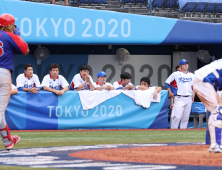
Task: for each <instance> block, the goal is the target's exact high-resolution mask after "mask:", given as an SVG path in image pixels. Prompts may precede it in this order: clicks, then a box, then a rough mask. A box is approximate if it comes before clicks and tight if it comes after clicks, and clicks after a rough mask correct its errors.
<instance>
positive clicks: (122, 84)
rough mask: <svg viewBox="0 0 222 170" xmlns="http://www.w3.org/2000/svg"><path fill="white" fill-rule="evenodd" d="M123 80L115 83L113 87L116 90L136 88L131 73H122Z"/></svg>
mask: <svg viewBox="0 0 222 170" xmlns="http://www.w3.org/2000/svg"><path fill="white" fill-rule="evenodd" d="M120 79H121V81H118V82H117V81H116V82H114V83H113V87H114V88H115V89H116V90H135V87H134V85H133V84H132V83H130V80H131V75H130V74H129V73H127V72H125V73H122V74H120Z"/></svg>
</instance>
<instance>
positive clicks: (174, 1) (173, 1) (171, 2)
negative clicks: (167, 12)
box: [163, 0, 177, 8]
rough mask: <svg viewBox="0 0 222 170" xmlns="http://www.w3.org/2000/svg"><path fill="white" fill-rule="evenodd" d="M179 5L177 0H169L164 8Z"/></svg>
mask: <svg viewBox="0 0 222 170" xmlns="http://www.w3.org/2000/svg"><path fill="white" fill-rule="evenodd" d="M176 5H177V0H167V1H166V2H165V4H164V6H163V7H164V8H173V7H174V6H176Z"/></svg>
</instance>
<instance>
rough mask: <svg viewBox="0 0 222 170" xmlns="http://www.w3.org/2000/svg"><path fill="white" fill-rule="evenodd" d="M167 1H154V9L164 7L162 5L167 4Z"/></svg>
mask: <svg viewBox="0 0 222 170" xmlns="http://www.w3.org/2000/svg"><path fill="white" fill-rule="evenodd" d="M165 1H167V0H153V7H158V8H160V7H162V5H163V4H164V3H165Z"/></svg>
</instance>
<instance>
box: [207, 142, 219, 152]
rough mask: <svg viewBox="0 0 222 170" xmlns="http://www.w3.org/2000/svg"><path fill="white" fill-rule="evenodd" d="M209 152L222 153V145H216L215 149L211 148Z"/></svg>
mask: <svg viewBox="0 0 222 170" xmlns="http://www.w3.org/2000/svg"><path fill="white" fill-rule="evenodd" d="M209 152H214V153H222V145H218V144H216V145H215V146H214V147H213V148H212V147H211V146H210V148H209Z"/></svg>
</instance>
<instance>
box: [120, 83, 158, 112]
mask: <svg viewBox="0 0 222 170" xmlns="http://www.w3.org/2000/svg"><path fill="white" fill-rule="evenodd" d="M155 91H156V87H151V88H150V89H149V90H125V91H122V93H123V94H125V95H127V96H129V97H130V98H132V99H134V101H135V103H136V104H137V105H139V106H143V107H144V108H149V107H150V103H151V102H158V103H159V102H160V99H161V96H160V93H161V92H159V93H157V99H153V94H154V92H155Z"/></svg>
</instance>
